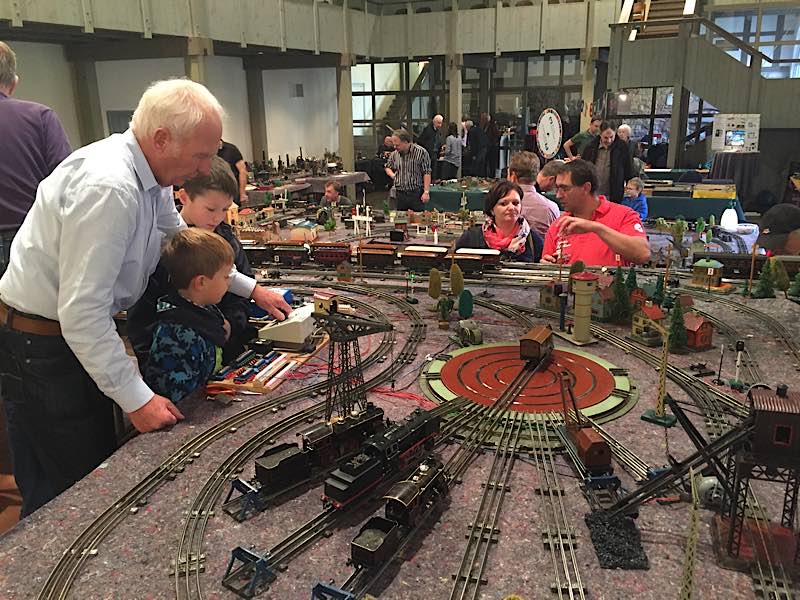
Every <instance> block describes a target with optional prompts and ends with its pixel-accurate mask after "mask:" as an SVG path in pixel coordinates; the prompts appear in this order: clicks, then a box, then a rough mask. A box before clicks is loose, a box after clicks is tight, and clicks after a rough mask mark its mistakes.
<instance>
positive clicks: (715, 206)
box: [647, 196, 746, 223]
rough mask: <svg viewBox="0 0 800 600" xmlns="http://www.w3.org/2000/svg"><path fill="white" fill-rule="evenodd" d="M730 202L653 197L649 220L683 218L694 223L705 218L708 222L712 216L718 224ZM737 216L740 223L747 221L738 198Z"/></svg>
mask: <svg viewBox="0 0 800 600" xmlns="http://www.w3.org/2000/svg"><path fill="white" fill-rule="evenodd" d="M728 203H730V200H726V199H724V198H685V197H682V196H651V197H650V198H648V199H647V211H648V212H647V218H648V219H657V218H658V217H664V218H665V219H674V218H676V217H683V218H684V219H686V220H688V221H694V220H696V219H698V218H700V217H703V218H704V219H705V220H706V221H708V217H709V216H710V215H714V217H715V218H716V219H717V223H719V220H720V219H721V218H722V213H723V212H724V211H725V209H726V208H728ZM735 208H736V214H737V215H738V216H739V222H740V223H744V222H745V221H746V219H745V216H744V211H743V210H742V205H741V204H740V203H739V200H738V198H737V199H736V201H735Z"/></svg>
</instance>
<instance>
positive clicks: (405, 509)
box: [350, 455, 449, 568]
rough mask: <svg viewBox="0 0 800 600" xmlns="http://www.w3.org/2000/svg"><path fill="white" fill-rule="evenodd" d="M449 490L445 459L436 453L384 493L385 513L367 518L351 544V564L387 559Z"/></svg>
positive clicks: (377, 563)
mask: <svg viewBox="0 0 800 600" xmlns="http://www.w3.org/2000/svg"><path fill="white" fill-rule="evenodd" d="M448 491H449V488H448V485H447V481H446V477H445V470H444V466H443V465H442V462H441V461H440V460H439V459H438V458H437V457H436V456H434V455H430V456H428V457H427V458H425V460H423V461H422V462H421V463H420V465H419V467H417V470H416V471H415V472H414V474H413V475H412V476H411V477H409V478H408V479H406V480H405V481H400V482H398V483H396V484H395V485H394V486H393V487H392V488H391V490H389V492H388V493H387V494H386V495H385V496H384V500H386V506H385V513H384V514H385V516H383V517H380V516H376V517H372V518H371V519H370V520H369V521H367V522H366V523H365V524H364V526H363V527H362V528H361V530H360V531H359V532H358V535H356V537H355V538H354V539H353V541H352V542H351V544H350V563H351V564H353V565H355V566H357V567H365V568H373V567H378V566H380V565H382V564H383V563H385V562H386V561H388V560H389V559H390V558H391V557H392V556H393V555H394V553H395V552H396V551H397V548H398V547H399V545H400V543H401V542H402V540H403V538H404V537H405V536H406V535H407V534H408V532H409V531H411V530H413V529H414V528H415V527H416V526H417V525H419V523H420V522H421V521H422V519H423V517H424V516H425V515H426V514H428V511H429V510H430V509H431V507H432V506H433V505H434V504H435V503H437V502H438V501H439V500H440V499H442V498H444V497H445V496H447V494H448Z"/></svg>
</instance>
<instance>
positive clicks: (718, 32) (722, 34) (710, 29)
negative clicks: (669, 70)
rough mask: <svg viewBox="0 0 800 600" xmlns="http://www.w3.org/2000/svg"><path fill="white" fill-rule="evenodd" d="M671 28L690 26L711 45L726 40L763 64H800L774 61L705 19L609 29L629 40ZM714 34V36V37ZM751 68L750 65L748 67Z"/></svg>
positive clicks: (789, 60) (795, 60)
mask: <svg viewBox="0 0 800 600" xmlns="http://www.w3.org/2000/svg"><path fill="white" fill-rule="evenodd" d="M654 26H655V27H669V26H678V27H681V26H684V27H686V26H689V27H690V28H691V29H690V32H689V34H690V36H694V37H703V38H705V39H707V40H708V41H709V42H710V43H713V41H712V38H714V37H719V38H722V39H724V40H725V41H726V42H728V43H729V44H730V45H731V46H733V47H735V48H736V49H738V50H741V51H742V52H744V53H745V54H746V55H747V56H748V57H750V59H752V58H758V59H760V61H761V63H762V64H763V63H765V62H767V63H770V64H772V65H780V64H793V63H800V58H780V59H773V58H770V57H769V56H767V55H766V54H764V53H763V52H761V51H760V50H758V49H757V48H755V47H753V46H751V45H750V44H748V43H747V42H744V41H742V40H740V39H739V38H737V37H736V36H735V35H733V34H732V33H730V32H728V31H726V30H725V29H723V28H722V27H720V26H719V25H717V24H716V23H714V22H713V21H710V20H709V19H707V18H705V17H699V16H695V17H682V18H675V19H655V20H653V19H651V20H649V21H633V22H627V23H611V24H610V25H609V27H611V30H612V32H613V31H614V30H617V29H622V30H623V32H624V34H623V35H624V37H623V39H628V38H629V37H630V33H631V32H632V31H634V30H636V31H638V30H641V29H644V28H646V27H654ZM701 28H704V30H705V31H701ZM712 34H713V35H712ZM748 66H749V65H748Z"/></svg>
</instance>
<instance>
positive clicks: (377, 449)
mask: <svg viewBox="0 0 800 600" xmlns="http://www.w3.org/2000/svg"><path fill="white" fill-rule="evenodd" d="M440 423H441V417H439V416H433V415H431V414H430V413H429V412H426V411H422V410H420V409H415V410H414V412H412V413H411V414H410V415H408V416H407V417H406V418H405V419H404V420H403V421H402V422H401V423H397V424H394V425H392V426H391V427H389V428H388V429H386V430H385V431H383V432H381V433H377V434H375V435H373V436H372V437H370V438H369V439H367V440H366V441H365V442H364V444H363V446H362V447H361V452H359V453H358V454H356V455H355V456H354V457H353V458H351V459H350V460H349V461H347V462H346V463H345V464H343V465H342V466H340V467H339V468H338V469H334V470H333V471H332V472H331V474H330V476H329V477H328V478H327V479H326V480H325V488H324V493H323V500H324V501H325V503H327V504H331V505H333V506H335V507H336V508H341V507H343V506H345V505H347V504H349V503H350V502H352V501H353V500H355V499H356V498H358V497H360V496H361V495H363V494H365V493H366V492H367V491H369V490H370V489H372V488H374V487H375V486H376V485H378V483H379V482H380V481H381V480H383V479H384V478H385V477H386V476H391V475H392V474H394V473H397V472H399V471H402V470H405V469H406V468H407V467H408V466H409V465H410V464H411V462H412V461H413V460H414V458H415V457H417V456H419V454H421V453H422V452H423V451H424V450H426V449H428V450H430V449H432V448H433V440H434V437H435V436H436V435H438V433H439V426H440Z"/></svg>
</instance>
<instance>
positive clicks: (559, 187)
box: [556, 184, 575, 194]
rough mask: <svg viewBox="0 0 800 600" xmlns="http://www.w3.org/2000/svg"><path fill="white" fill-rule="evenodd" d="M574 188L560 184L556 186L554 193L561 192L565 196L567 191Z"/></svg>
mask: <svg viewBox="0 0 800 600" xmlns="http://www.w3.org/2000/svg"><path fill="white" fill-rule="evenodd" d="M574 187H575V186H574V185H564V184H561V185H557V186H556V191H557V192H562V193H564V194H566V193H567V192H568V191H570V190H571V189H572V188H574Z"/></svg>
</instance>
